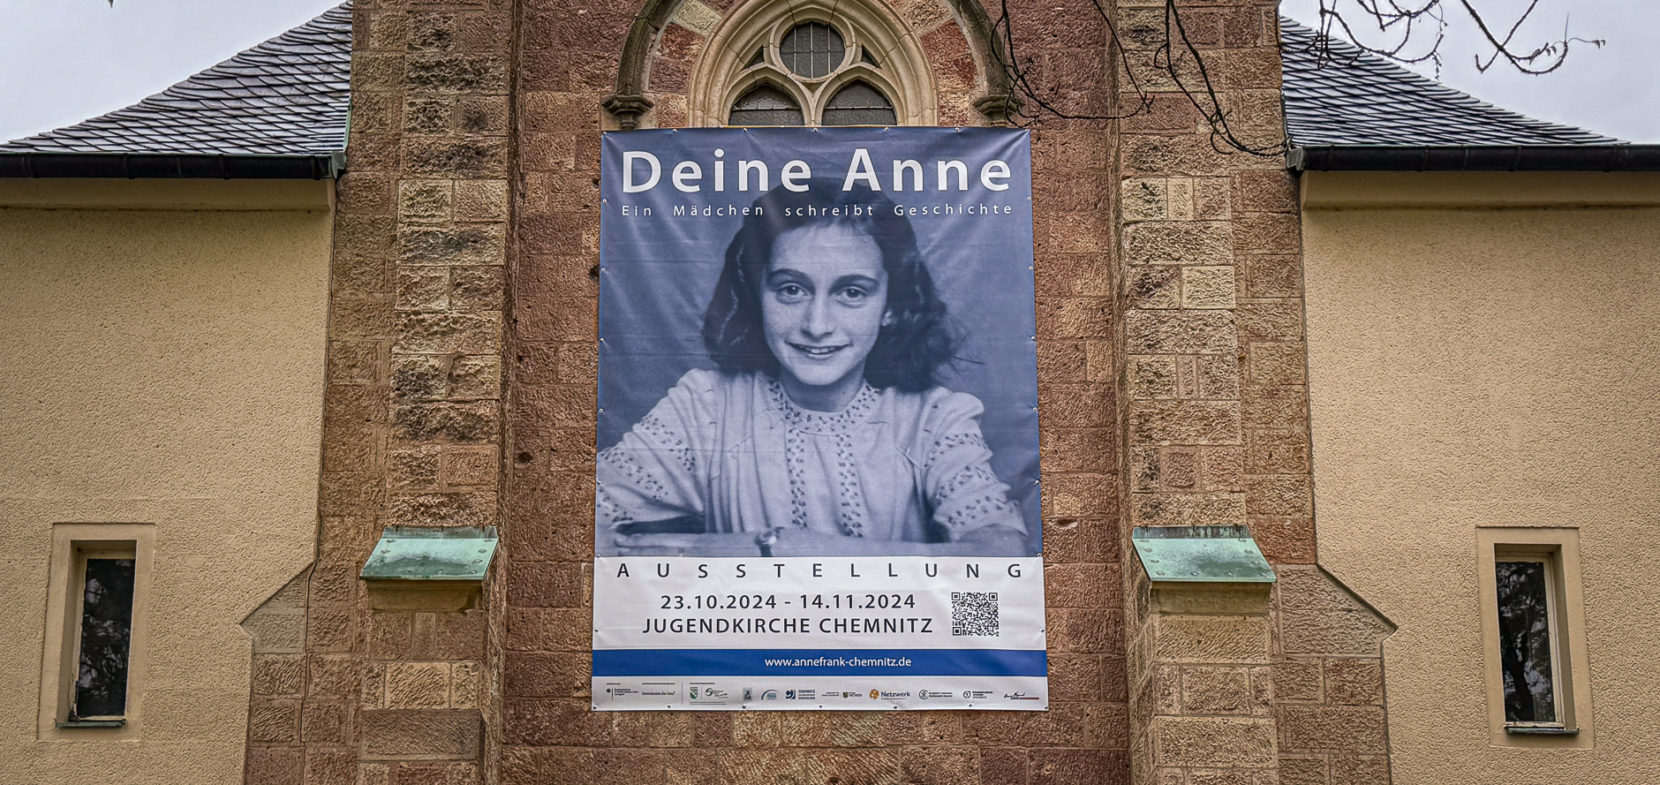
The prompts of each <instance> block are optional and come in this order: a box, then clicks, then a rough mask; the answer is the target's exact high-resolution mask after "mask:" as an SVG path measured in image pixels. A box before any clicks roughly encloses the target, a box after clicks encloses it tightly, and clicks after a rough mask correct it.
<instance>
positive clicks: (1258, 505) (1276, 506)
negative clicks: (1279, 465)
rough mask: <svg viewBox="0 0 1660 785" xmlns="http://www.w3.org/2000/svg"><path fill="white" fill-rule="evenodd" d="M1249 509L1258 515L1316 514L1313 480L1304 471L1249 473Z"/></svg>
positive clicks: (1246, 502) (1246, 500)
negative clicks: (1302, 472) (1298, 472)
mask: <svg viewBox="0 0 1660 785" xmlns="http://www.w3.org/2000/svg"><path fill="white" fill-rule="evenodd" d="M1245 509H1246V511H1247V512H1250V513H1252V514H1254V515H1255V514H1261V515H1305V516H1306V515H1312V514H1313V513H1314V492H1313V489H1312V481H1311V480H1310V479H1309V477H1308V475H1301V474H1269V475H1253V476H1249V477H1246V478H1245Z"/></svg>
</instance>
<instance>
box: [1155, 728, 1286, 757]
mask: <svg viewBox="0 0 1660 785" xmlns="http://www.w3.org/2000/svg"><path fill="white" fill-rule="evenodd" d="M1152 738H1153V745H1154V748H1155V750H1156V752H1155V754H1156V755H1157V758H1158V761H1159V763H1161V764H1163V765H1167V766H1225V767H1235V766H1247V767H1267V766H1271V765H1273V763H1274V756H1275V748H1274V723H1273V721H1271V720H1258V719H1243V718H1240V719H1235V718H1228V717H1154V718H1153V723H1152Z"/></svg>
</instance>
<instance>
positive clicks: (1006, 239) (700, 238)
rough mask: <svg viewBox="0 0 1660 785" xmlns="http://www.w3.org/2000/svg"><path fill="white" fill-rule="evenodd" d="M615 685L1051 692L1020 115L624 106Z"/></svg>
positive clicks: (606, 334)
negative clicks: (722, 112) (723, 115)
mask: <svg viewBox="0 0 1660 785" xmlns="http://www.w3.org/2000/svg"><path fill="white" fill-rule="evenodd" d="M601 183H602V196H603V199H602V205H601V222H600V270H599V272H600V301H599V309H600V312H599V324H600V331H599V332H600V350H599V377H600V389H599V433H598V445H597V447H598V450H599V454H598V460H597V475H598V476H597V478H596V480H597V482H596V486H595V496H596V500H595V514H594V517H595V561H594V652H593V702H594V708H596V709H622V710H626V709H640V710H644V709H657V710H661V709H714V710H738V709H750V710H755V709H844V710H845V709H902V708H903V709H963V708H971V709H1025V710H1038V709H1044V708H1047V706H1048V689H1047V684H1048V683H1047V674H1048V661H1047V657H1046V654H1045V629H1044V623H1045V622H1044V619H1045V614H1044V606H1043V559H1042V555H1041V553H1042V530H1041V528H1040V526H1039V499H1038V432H1037V358H1036V337H1035V336H1036V327H1035V315H1034V311H1033V285H1032V201H1031V151H1030V143H1029V138H1028V136H1027V134H1026V132H1025V131H1016V130H1004V129H948V128H825V129H808V128H779V129H697V130H661V131H630V132H619V133H608V134H606V135H605V139H604V150H603V161H602V167H601Z"/></svg>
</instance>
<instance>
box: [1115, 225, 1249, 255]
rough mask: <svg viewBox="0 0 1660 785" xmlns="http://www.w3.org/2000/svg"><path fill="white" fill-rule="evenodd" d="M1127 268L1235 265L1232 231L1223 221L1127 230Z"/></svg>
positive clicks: (1146, 226) (1125, 235) (1128, 228)
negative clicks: (1142, 266) (1170, 265)
mask: <svg viewBox="0 0 1660 785" xmlns="http://www.w3.org/2000/svg"><path fill="white" fill-rule="evenodd" d="M1124 263H1125V264H1132V265H1135V264H1209V265H1225V264H1232V263H1233V230H1232V228H1231V226H1230V225H1229V224H1228V223H1226V222H1221V221H1168V222H1148V223H1142V224H1135V225H1132V226H1126V227H1125V228H1124Z"/></svg>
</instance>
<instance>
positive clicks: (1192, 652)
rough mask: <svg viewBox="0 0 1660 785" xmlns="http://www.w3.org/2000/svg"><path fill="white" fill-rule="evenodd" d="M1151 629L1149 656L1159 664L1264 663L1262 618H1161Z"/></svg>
mask: <svg viewBox="0 0 1660 785" xmlns="http://www.w3.org/2000/svg"><path fill="white" fill-rule="evenodd" d="M1154 628H1155V629H1154V633H1153V634H1154V635H1155V640H1154V642H1153V656H1154V657H1156V658H1157V659H1159V660H1160V661H1169V662H1207V663H1263V664H1266V663H1267V662H1268V629H1269V627H1268V620H1267V619H1266V618H1262V617H1231V616H1182V615H1161V616H1158V617H1156V618H1155V619H1154Z"/></svg>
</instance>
